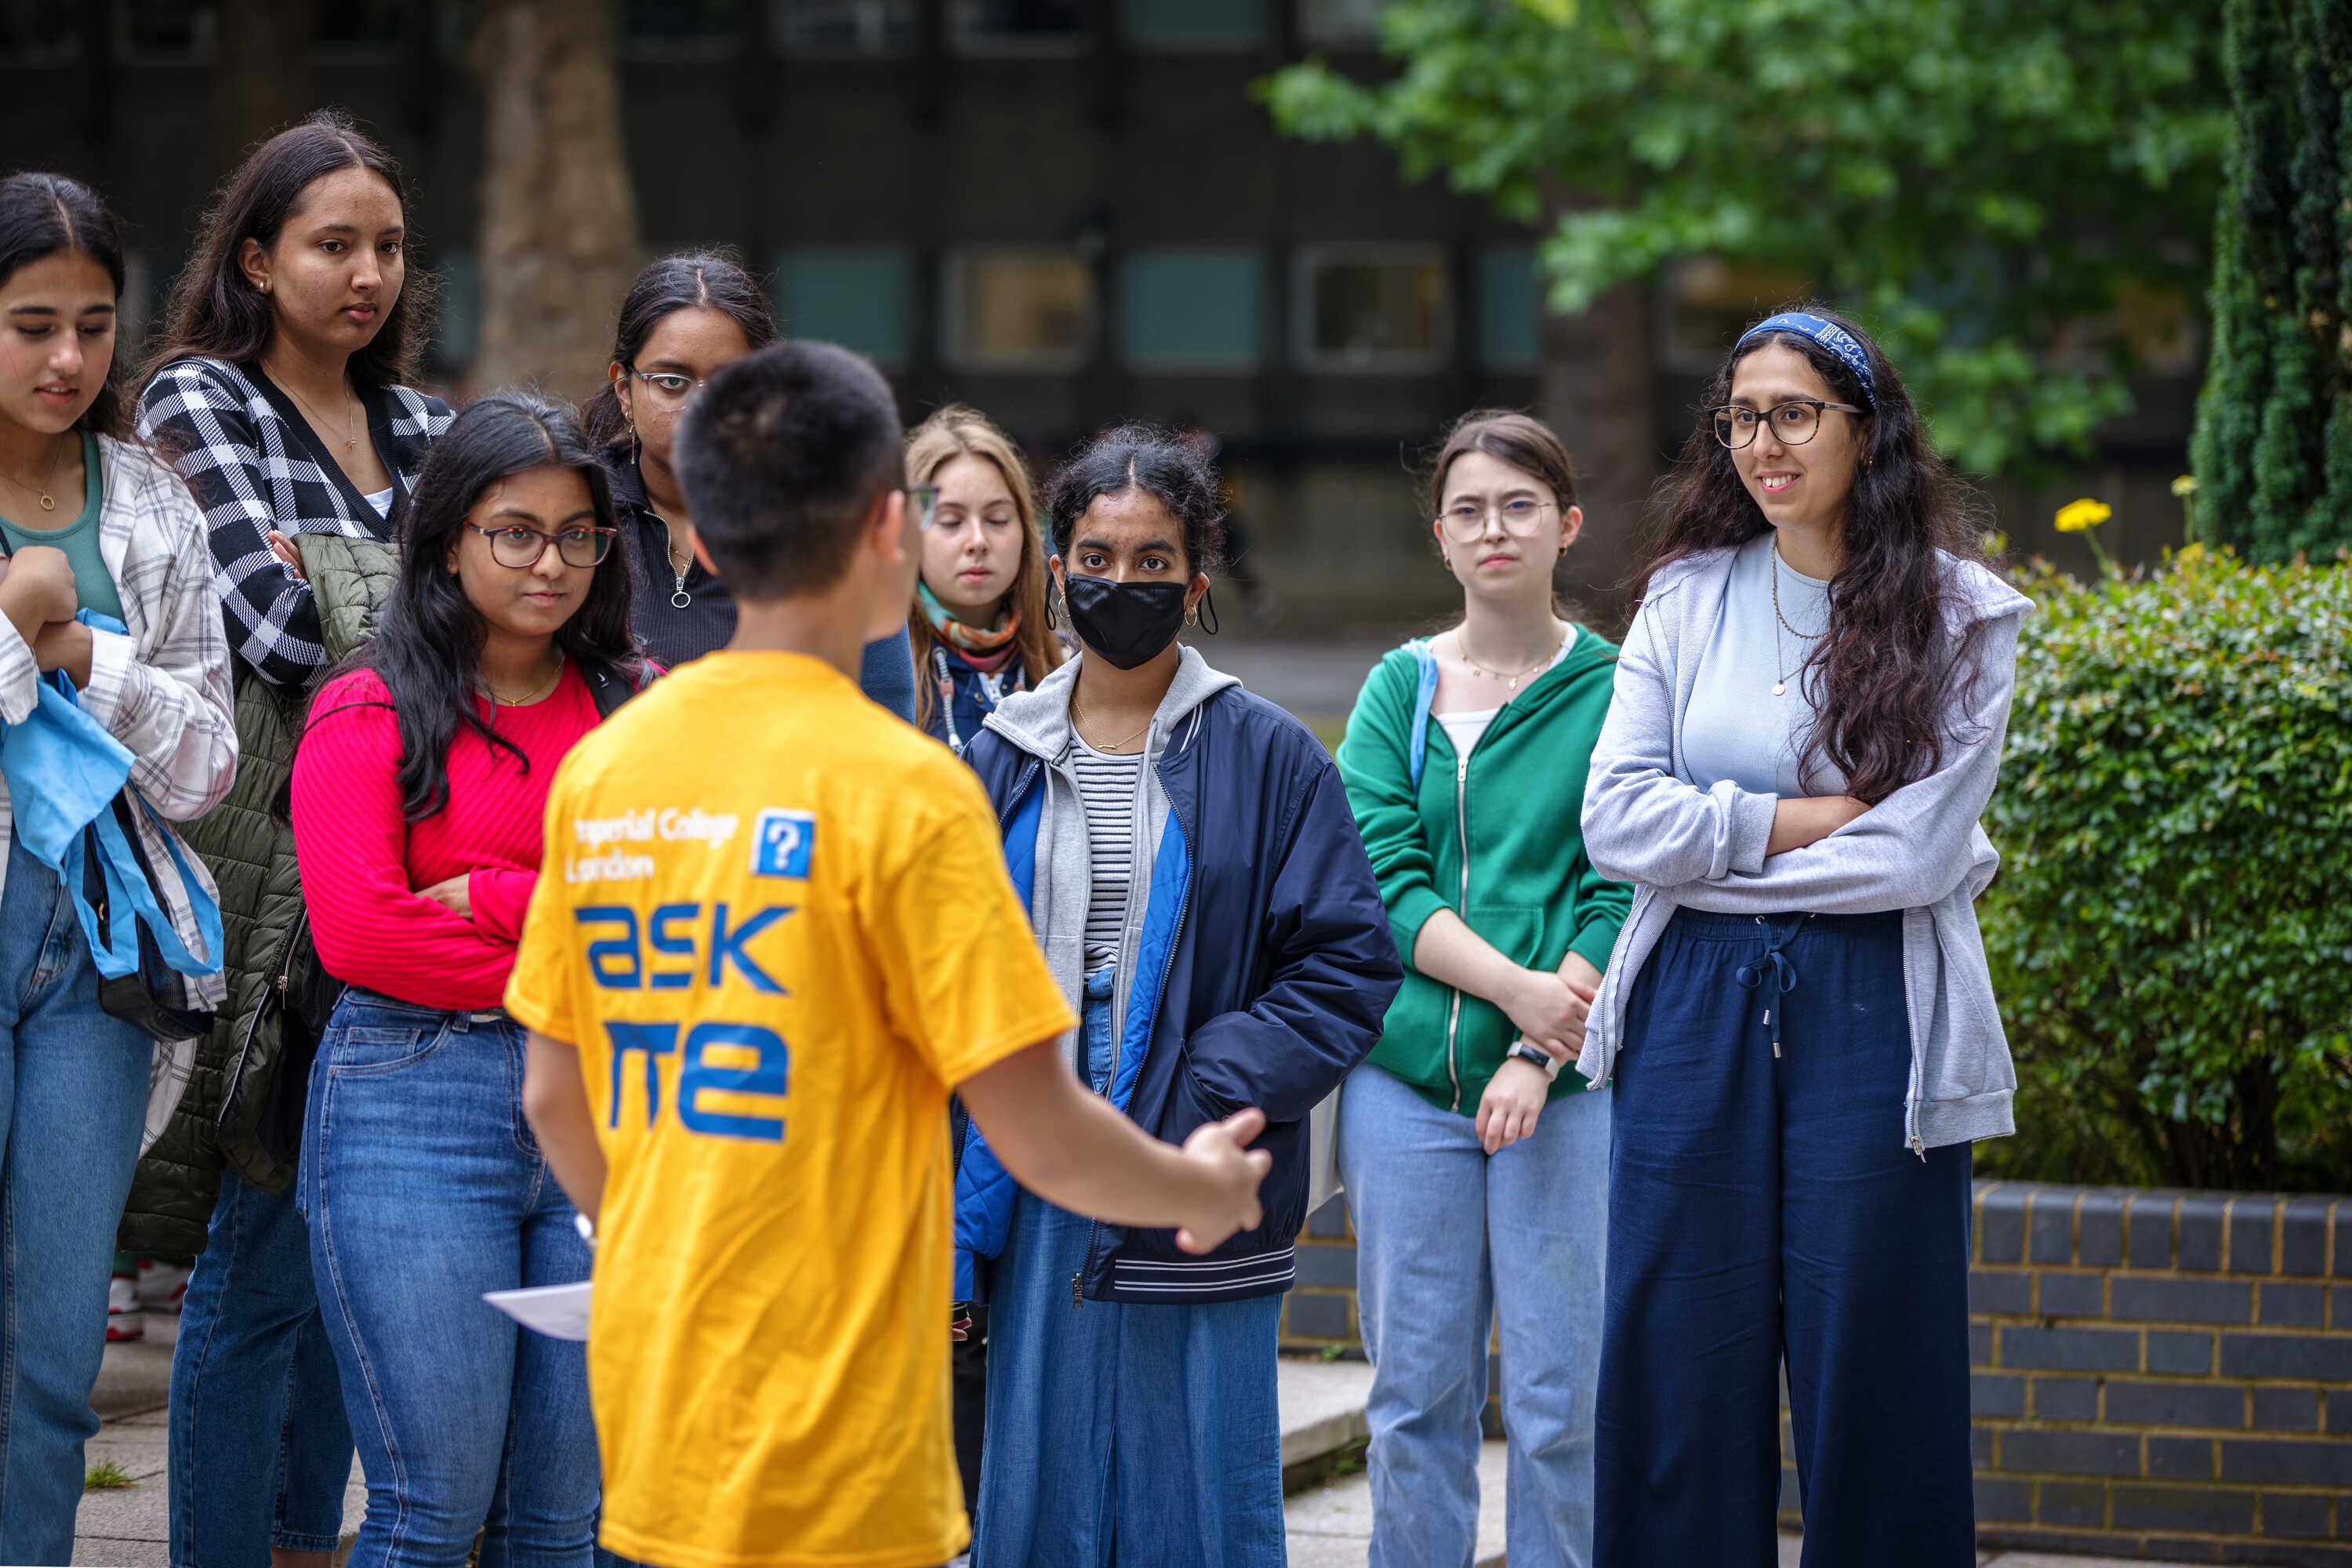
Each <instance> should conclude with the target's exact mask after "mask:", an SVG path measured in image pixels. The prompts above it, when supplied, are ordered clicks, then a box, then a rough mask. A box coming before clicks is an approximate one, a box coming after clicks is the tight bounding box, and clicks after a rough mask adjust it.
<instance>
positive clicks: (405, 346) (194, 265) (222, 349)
mask: <svg viewBox="0 0 2352 1568" xmlns="http://www.w3.org/2000/svg"><path fill="white" fill-rule="evenodd" d="M340 169H365V170H367V171H368V172H369V173H370V174H375V175H377V176H379V177H380V178H382V179H383V183H384V184H388V185H390V186H391V187H392V194H393V196H394V199H395V200H397V201H398V202H399V203H400V210H401V216H402V220H403V222H406V221H407V215H408V190H407V187H406V186H404V184H402V183H401V179H400V165H399V164H398V163H394V161H393V157H392V154H391V153H387V152H385V151H384V150H383V148H382V147H381V146H379V145H377V144H376V142H374V141H373V139H371V138H370V137H369V136H368V135H367V133H366V132H362V130H361V129H360V128H359V126H358V124H357V123H356V122H355V121H352V118H351V116H349V115H347V114H344V113H343V112H342V111H341V110H332V109H322V110H320V111H319V112H318V113H316V114H313V115H311V116H310V118H309V119H307V120H305V121H301V122H300V123H299V124H297V125H291V126H289V127H288V128H287V129H285V130H283V131H281V132H278V134H277V135H275V136H272V137H271V138H270V139H269V140H268V141H267V142H263V143H262V144H261V145H260V146H258V147H257V148H255V149H254V150H253V153H252V154H251V155H250V156H249V157H247V159H246V161H245V162H244V163H241V164H239V165H238V166H237V171H236V174H232V175H230V176H229V179H228V183H227V184H226V185H224V186H222V187H221V192H220V195H219V196H218V197H217V198H216V199H215V201H214V203H213V205H212V206H211V207H210V208H209V209H208V210H207V211H206V212H205V216H204V217H203V219H202V220H201V223H200V225H199V226H198V229H197V239H196V247H195V250H194V253H193V254H192V255H191V256H190V257H189V258H188V264H187V266H186V267H184V268H182V269H181V272H180V276H179V278H178V279H177V280H175V281H174V282H173V285H172V300H171V303H170V305H169V306H167V307H166V308H165V310H164V316H163V321H164V326H163V339H162V343H161V346H160V347H158V348H157V349H156V350H155V352H154V353H152V354H150V355H149V356H148V358H147V363H146V365H145V367H144V368H143V369H142V371H141V372H140V376H139V379H140V381H141V383H142V384H144V383H146V382H148V381H150V380H152V379H153V377H154V374H155V373H156V372H157V371H159V370H161V369H163V367H164V366H165V365H167V364H170V363H173V361H175V360H184V359H194V358H198V357H202V358H205V359H217V360H226V361H227V362H228V363H231V364H235V365H249V364H252V363H254V362H256V361H257V360H258V359H260V357H261V355H262V351H263V350H265V349H267V348H268V346H269V339H270V336H271V334H272V333H273V332H275V331H277V328H278V316H277V310H276V308H275V307H274V306H272V305H271V303H270V301H269V297H268V295H266V294H264V293H262V292H261V291H260V290H259V289H256V288H255V287H254V286H253V285H252V284H251V283H250V282H248V281H247V279H246V276H245V268H243V267H241V266H239V265H238V261H237V257H238V253H239V252H240V251H242V250H243V249H244V248H245V242H246V241H247V240H248V239H250V240H252V241H254V242H255V243H256V244H257V245H259V246H260V247H262V248H263V249H264V250H268V248H270V247H272V246H274V245H276V244H277V243H278V235H279V234H280V233H282V232H283V231H284V229H285V227H286V220H287V219H288V218H289V217H290V216H293V213H294V209H295V208H296V207H297V206H299V205H300V204H301V200H302V193H303V192H304V191H307V190H309V189H310V184H311V183H312V182H313V181H315V180H318V179H320V178H323V177H324V176H326V175H328V174H334V173H335V172H336V171H337V170H340ZM415 243H416V230H415V226H414V225H410V226H409V228H408V239H407V248H408V249H410V250H413V249H414V248H415ZM435 295H436V289H435V282H434V278H433V275H432V274H431V273H429V272H427V271H425V269H424V268H420V267H414V266H411V267H406V268H403V271H402V280H401V285H400V298H398V299H397V300H394V301H393V302H392V309H391V310H386V311H385V312H384V316H383V326H382V327H381V328H379V329H377V331H376V334H375V336H374V337H373V338H371V339H369V340H368V344H367V346H366V347H365V348H363V349H362V350H360V351H359V352H358V353H354V354H353V355H352V358H351V364H350V367H349V369H350V373H351V378H352V385H353V386H356V387H359V388H362V390H371V389H373V388H377V387H385V386H397V385H401V384H404V383H406V382H410V381H413V380H415V377H416V367H417V364H418V362H419V360H420V359H421V357H422V356H423V354H424V352H425V337H426V334H427V332H428V331H430V328H431V323H432V315H433V304H434V300H435Z"/></svg>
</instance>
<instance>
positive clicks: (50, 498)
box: [8, 430, 89, 511]
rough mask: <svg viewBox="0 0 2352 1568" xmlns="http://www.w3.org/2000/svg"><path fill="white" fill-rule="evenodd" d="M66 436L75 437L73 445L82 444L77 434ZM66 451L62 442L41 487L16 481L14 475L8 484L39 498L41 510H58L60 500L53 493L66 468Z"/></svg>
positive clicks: (71, 432) (65, 446)
mask: <svg viewBox="0 0 2352 1568" xmlns="http://www.w3.org/2000/svg"><path fill="white" fill-rule="evenodd" d="M66 434H67V435H68V436H72V437H74V439H73V442H72V443H71V444H72V445H74V446H79V445H80V444H81V438H80V437H79V434H78V433H77V432H75V431H71V430H68V431H67V432H66ZM66 450H67V444H66V443H62V442H61V443H59V444H58V455H57V456H56V457H54V458H50V459H49V472H48V477H47V479H43V480H42V481H41V483H40V484H39V485H37V486H35V485H28V484H26V482H25V481H24V480H22V479H16V477H14V476H13V475H12V476H10V477H9V479H8V482H9V483H10V484H12V485H15V486H16V488H17V489H20V490H23V491H24V492H25V493H26V495H29V496H38V497H39V498H40V501H41V510H43V511H55V510H58V498H57V497H56V495H55V494H53V493H52V492H53V491H55V490H56V489H57V487H58V469H59V468H64V467H65V466H66ZM88 483H89V480H88V478H87V476H85V477H84V479H83V484H84V486H85V487H87V485H88Z"/></svg>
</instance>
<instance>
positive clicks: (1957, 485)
mask: <svg viewBox="0 0 2352 1568" xmlns="http://www.w3.org/2000/svg"><path fill="white" fill-rule="evenodd" d="M1798 309H1800V310H1805V311H1808V312H1810V313H1811V314H1813V315H1816V316H1820V317H1822V318H1823V319H1824V320H1827V321H1832V322H1834V323H1836V324H1837V325H1838V326H1839V327H1842V328H1843V329H1844V330H1845V331H1847V332H1848V333H1850V334H1851V335H1852V336H1853V339H1854V341H1855V342H1859V343H1860V344H1862V346H1863V352H1864V353H1865V354H1866V355H1867V356H1868V358H1869V362H1870V384H1869V385H1867V386H1865V385H1864V384H1863V379H1862V377H1861V376H1860V375H1859V374H1856V373H1855V372H1854V371H1853V368H1852V367H1850V366H1849V365H1847V364H1846V363H1844V362H1843V361H1842V360H1840V359H1839V358H1838V357H1837V356H1836V355H1835V354H1833V353H1830V352H1829V351H1828V350H1827V349H1825V348H1823V347H1822V346H1821V345H1820V344H1819V343H1817V342H1813V341H1812V340H1811V338H1808V337H1806V336H1804V335H1803V334H1802V333H1800V332H1789V331H1773V332H1767V333H1764V334H1762V335H1760V336H1759V337H1757V338H1754V339H1752V340H1749V341H1748V342H1741V343H1738V344H1737V345H1736V346H1735V347H1734V348H1733V349H1732V351H1731V353H1730V356H1729V357H1728V358H1727V359H1726V360H1725V362H1724V365H1723V369H1722V370H1721V372H1720V373H1718V374H1717V376H1716V378H1715V381H1714V384H1712V385H1710V386H1709V387H1708V388H1707V391H1706V401H1705V403H1704V404H1703V405H1701V406H1702V408H1704V409H1713V408H1717V407H1720V406H1721V405H1724V404H1726V403H1727V402H1729V401H1730V399H1731V378H1732V375H1733V373H1734V372H1736V371H1737V370H1738V368H1739V363H1740V361H1742V360H1744V359H1746V358H1747V357H1748V355H1749V354H1752V353H1755V352H1756V351H1757V350H1759V349H1761V348H1763V347H1765V346H1767V345H1768V344H1773V343H1778V344H1780V345H1782V346H1783V347H1787V348H1791V349H1794V350H1796V351H1797V353H1801V354H1802V355H1804V356H1805V363H1808V364H1810V365H1811V366H1812V367H1813V369H1814V370H1815V371H1816V372H1817V373H1819V374H1820V375H1821V377H1822V380H1823V381H1825V382H1826V383H1828V384H1829V388H1830V395H1831V396H1832V397H1833V398H1836V399H1838V400H1839V401H1841V402H1844V403H1851V404H1853V405H1855V406H1856V407H1858V408H1866V409H1868V410H1870V414H1869V426H1868V431H1867V434H1866V437H1865V438H1864V444H1863V447H1862V459H1861V461H1860V463H1859V464H1858V465H1857V466H1856V468H1855V469H1854V475H1853V498H1852V500H1850V502H1849V503H1848V506H1847V510H1846V518H1845V532H1844V544H1845V563H1844V564H1843V566H1841V567H1840V568H1839V569H1838V574H1837V575H1836V576H1835V577H1834V578H1832V580H1831V583H1830V622H1829V630H1828V632H1827V633H1826V634H1825V635H1824V636H1823V637H1822V640H1821V641H1820V642H1818V643H1816V644H1815V645H1814V646H1813V647H1812V649H1811V653H1810V654H1809V655H1808V656H1807V658H1806V660H1805V668H1806V669H1807V670H1808V671H1809V672H1810V671H1812V670H1815V669H1816V668H1817V669H1818V672H1819V675H1818V679H1819V680H1820V689H1821V692H1822V704H1821V709H1820V712H1819V715H1818V717H1817V719H1816V721H1815V722H1814V725H1813V728H1812V730H1811V733H1810V734H1809V735H1808V736H1807V738H1806V742H1805V749H1804V753H1803V765H1805V766H1811V765H1812V764H1813V763H1815V762H1816V761H1817V760H1826V761H1827V762H1829V763H1831V764H1832V766H1834V767H1835V768H1837V770H1838V771H1839V772H1841V773H1843V774H1844V775H1845V780H1846V793H1848V794H1849V795H1853V796H1854V797H1855V798H1857V799H1859V800H1864V801H1869V802H1872V803H1876V802H1878V801H1882V800H1884V799H1885V798H1886V797H1887V796H1888V795H1892V794H1894V793H1895V791H1896V790H1897V789H1900V788H1901V787H1902V786H1903V785H1905V784H1909V783H1911V782H1913V781H1914V780H1916V779H1919V778H1924V777H1925V776H1927V774H1928V773H1933V772H1935V771H1936V769H1937V767H1939V766H1941V765H1942V763H1943V757H1944V747H1945V745H1946V744H1947V743H1948V742H1951V741H1953V740H1955V739H1957V737H1954V736H1951V735H1949V734H1948V733H1947V732H1946V729H1945V724H1944V719H1943V715H1944V712H1945V708H1946V699H1947V696H1948V688H1949V686H1950V683H1951V681H1952V680H1953V679H1955V676H1956V673H1957V672H1959V671H1962V670H1964V669H1967V668H1969V666H1970V664H1971V660H1970V657H1969V656H1970V655H1971V653H1972V652H1973V649H1974V646H1975V644H1976V642H1977V640H1978V637H1979V631H1980V630H1981V623H1976V624H1974V625H1972V626H1971V627H1970V628H1969V631H1967V632H1966V633H1964V634H1963V635H1962V637H1961V639H1960V642H1959V645H1958V647H1952V646H1948V642H1947V637H1946V633H1945V629H1944V620H1945V610H1946V607H1947V603H1948V595H1950V594H1951V593H1952V592H1953V589H1952V586H1951V585H1950V584H1949V583H1948V581H1947V574H1946V567H1945V564H1944V562H1943V561H1942V559H1941V558H1940V556H1939V553H1938V552H1941V554H1942V555H1949V556H1953V557H1956V558H1958V560H1960V561H1963V562H1978V563H1981V562H1982V560H1983V559H1984V557H1983V554H1982V552H1981V551H1980V549H1979V545H1978V543H1977V540H1978V536H1979V534H1980V533H1981V531H1982V530H1983V522H1982V518H1983V510H1982V502H1981V500H1979V498H1978V496H1977V494H1976V492H1975V491H1974V490H1973V489H1970V488H1969V486H1968V485H1967V484H1965V483H1964V482H1962V481H1961V480H1960V479H1959V478H1958V476H1957V475H1955V474H1954V473H1953V472H1952V471H1951V469H1950V468H1948V467H1946V466H1945V464H1944V463H1943V461H1942V460H1941V459H1940V458H1937V456H1936V455H1935V453H1934V451H1933V450H1931V449H1930V448H1929V447H1928V445H1927V434H1926V432H1925V431H1924V430H1922V429H1921V427H1920V425H1919V416H1918V413H1917V411H1916V409H1914V408H1913V407H1912V405H1911V397H1910V395H1909V394H1908V393H1906V391H1904V389H1903V382H1902V378H1901V377H1899V376H1898V375H1896V374H1895V367H1894V366H1893V365H1891V364H1889V363H1887V361H1886V356H1885V354H1884V353H1880V352H1879V348H1878V344H1877V343H1876V342H1875V341H1874V340H1873V339H1872V338H1871V336H1870V334H1869V333H1867V332H1865V331H1863V329H1862V328H1861V327H1860V326H1859V325H1858V324H1856V323H1855V322H1854V321H1852V320H1850V319H1849V318H1847V317H1844V316H1842V315H1839V314H1838V313H1837V312H1835V311H1833V310H1828V309H1826V308H1824V307H1822V306H1821V305H1810V304H1809V305H1803V306H1800V307H1798ZM1711 425H1712V422H1711V421H1710V420H1707V419H1706V418H1705V417H1704V416H1702V418H1701V422H1700V425H1699V427H1698V428H1697V429H1696V430H1694V431H1692V432H1691V435H1690V438H1689V439H1688V440H1686V441H1685V442H1684V443H1683V450H1682V456H1681V458H1680V459H1679V460H1678V461H1677V462H1676V464H1675V469H1674V471H1673V472H1672V473H1671V474H1669V475H1668V476H1667V478H1666V479H1665V480H1664V482H1663V483H1662V484H1661V485H1660V486H1659V488H1658V492H1657V495H1656V497H1655V499H1654V504H1653V508H1652V512H1651V523H1650V526H1649V528H1648V530H1647V531H1646V537H1645V539H1644V541H1643V552H1642V557H1643V563H1642V565H1641V566H1640V567H1638V568H1637V569H1636V570H1635V572H1634V574H1633V597H1634V598H1635V599H1637V600H1638V599H1640V598H1642V597H1643V596H1644V595H1646V594H1647V592H1648V589H1649V584H1650V583H1651V582H1652V580H1653V579H1654V578H1655V577H1656V575H1657V574H1658V572H1659V570H1660V569H1661V568H1663V567H1664V566H1665V565H1667V564H1668V563H1671V562H1675V561H1680V560H1682V559H1684V558H1685V557H1687V556H1691V555H1695V554H1697V553H1698V552H1701V551H1706V550H1715V549H1722V548H1730V547H1737V546H1738V545H1741V544H1745V543H1746V542H1748V541H1749V540H1751V539H1754V538H1756V537H1758V536H1759V535H1760V534H1762V533H1764V532H1766V531H1769V529H1770V527H1771V526H1772V525H1771V524H1770V523H1769V522H1767V521H1765V519H1764V513H1763V512H1762V510H1759V508H1758V506H1757V505H1756V501H1755V498H1754V497H1752V496H1750V495H1749V494H1748V487H1747V485H1746V484H1745V483H1743V482H1742V481H1741V479H1740V478H1739V471H1738V468H1735V467H1734V466H1733V463H1732V457H1731V453H1730V451H1729V450H1728V449H1727V448H1726V447H1724V445H1723V444H1722V443H1721V442H1719V441H1717V439H1716V438H1715V434H1714V431H1713V429H1712V428H1711ZM1963 679H1965V677H1963Z"/></svg>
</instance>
